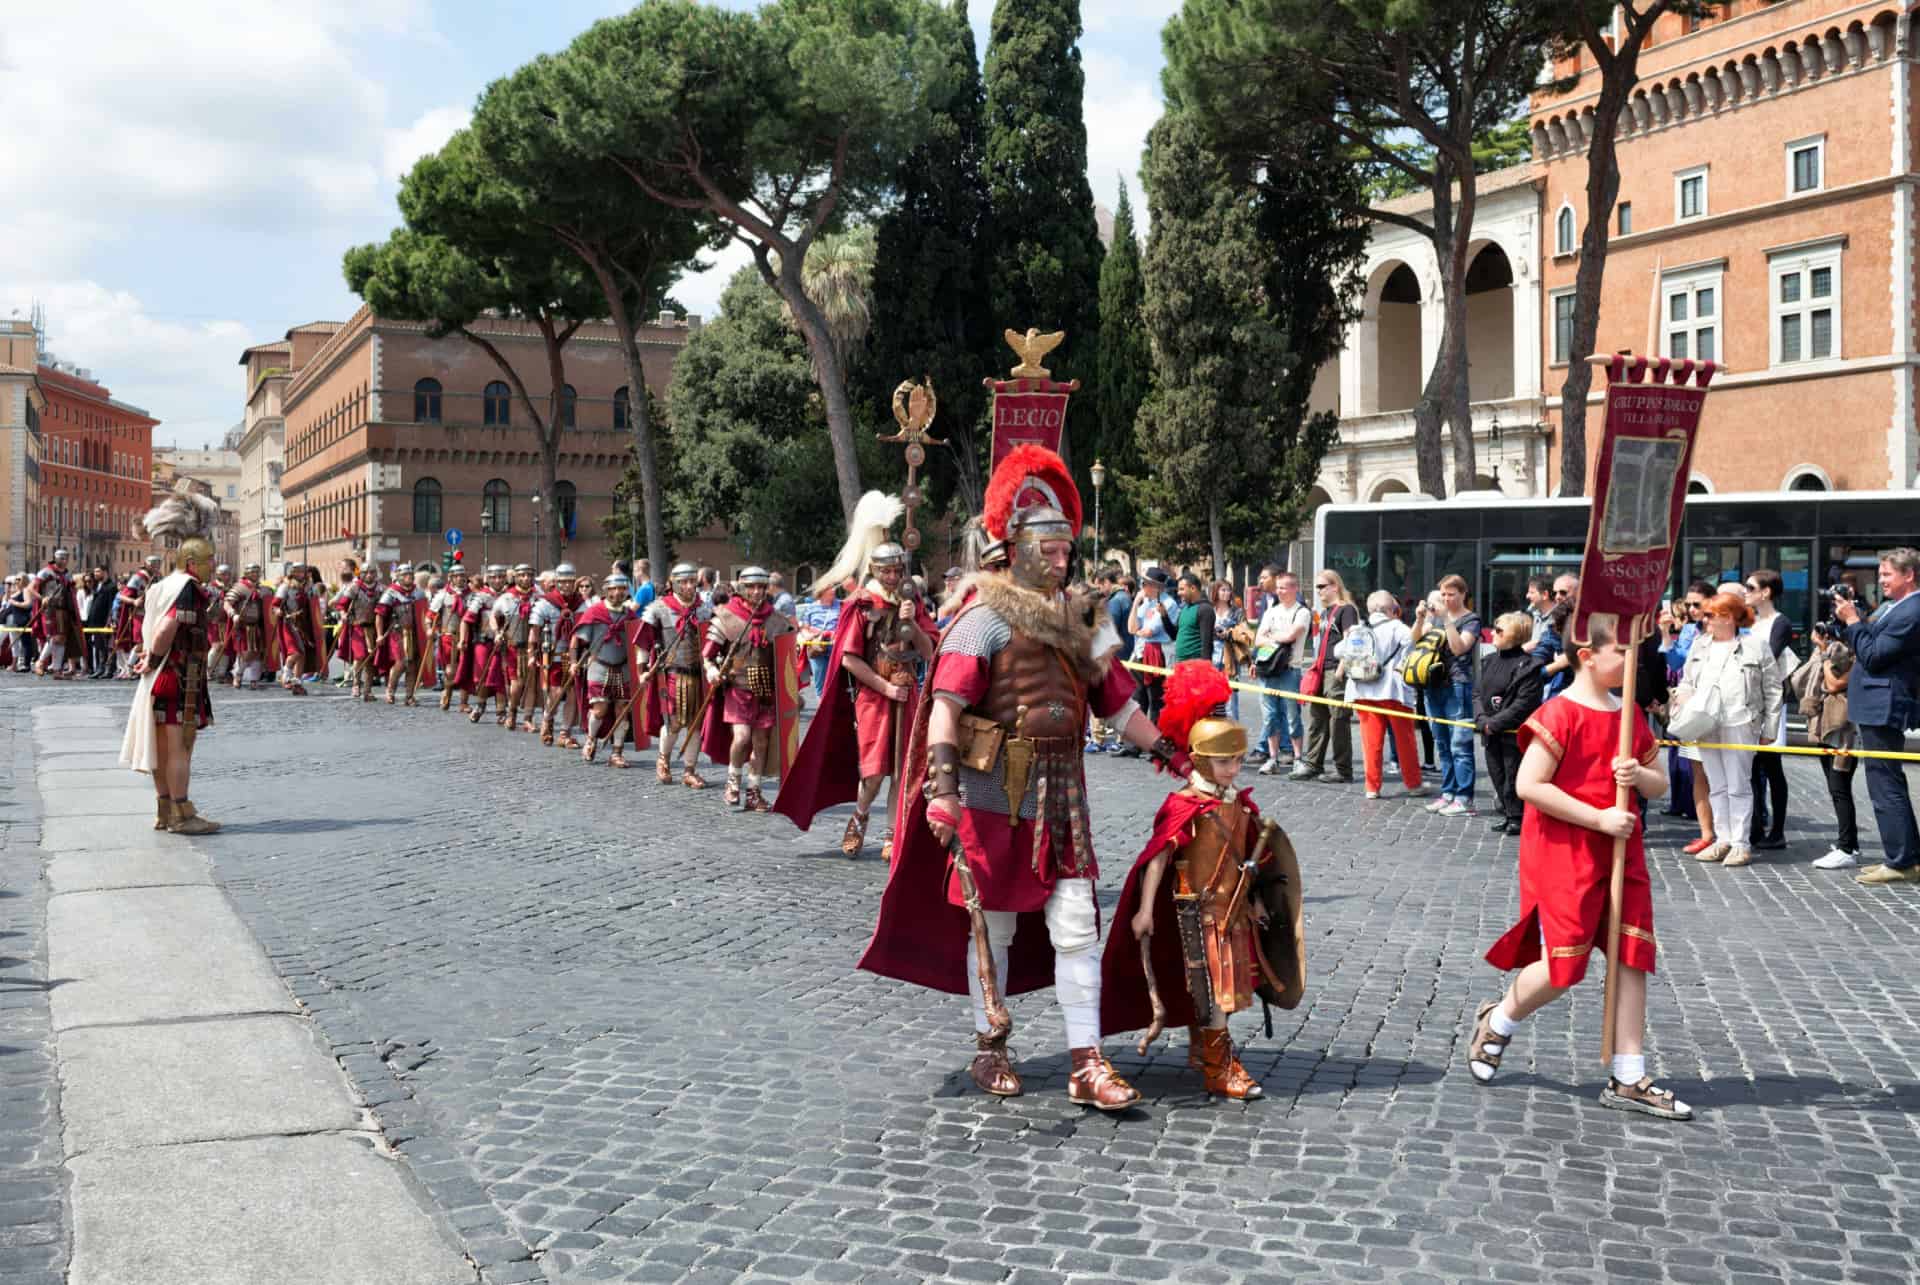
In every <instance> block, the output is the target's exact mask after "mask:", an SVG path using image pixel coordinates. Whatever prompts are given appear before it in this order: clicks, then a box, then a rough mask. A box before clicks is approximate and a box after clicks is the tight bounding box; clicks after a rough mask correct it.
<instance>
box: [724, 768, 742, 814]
mask: <svg viewBox="0 0 1920 1285" xmlns="http://www.w3.org/2000/svg"><path fill="white" fill-rule="evenodd" d="M721 797H722V798H724V799H725V800H726V801H727V806H728V807H730V808H733V807H738V806H740V778H739V777H737V776H729V777H728V778H727V788H726V791H725V792H724V793H723V794H722V795H721Z"/></svg>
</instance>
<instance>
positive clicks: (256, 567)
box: [242, 562, 266, 580]
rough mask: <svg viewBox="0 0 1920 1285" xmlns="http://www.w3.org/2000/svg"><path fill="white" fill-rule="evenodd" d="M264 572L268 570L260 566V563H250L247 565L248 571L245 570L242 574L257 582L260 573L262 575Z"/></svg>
mask: <svg viewBox="0 0 1920 1285" xmlns="http://www.w3.org/2000/svg"><path fill="white" fill-rule="evenodd" d="M264 570H266V568H265V567H262V566H261V565H260V564H259V563H257V562H249V563H248V564H247V565H246V569H245V570H244V571H243V572H242V574H243V575H246V576H247V577H249V578H251V579H256V580H257V579H259V577H260V573H261V572H262V571H264Z"/></svg>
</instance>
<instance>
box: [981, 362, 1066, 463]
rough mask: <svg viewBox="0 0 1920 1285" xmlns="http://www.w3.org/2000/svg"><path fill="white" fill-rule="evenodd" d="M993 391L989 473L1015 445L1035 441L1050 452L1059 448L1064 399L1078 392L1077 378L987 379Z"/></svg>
mask: <svg viewBox="0 0 1920 1285" xmlns="http://www.w3.org/2000/svg"><path fill="white" fill-rule="evenodd" d="M987 386H988V387H989V388H991V389H992V390H993V459H992V461H991V462H989V464H988V465H987V471H988V473H989V474H991V473H992V471H993V470H994V469H995V468H997V467H999V464H1000V461H1001V460H1003V459H1005V458H1006V457H1007V456H1008V455H1010V454H1012V453H1013V449H1014V447H1016V446H1020V445H1023V444H1024V443H1027V442H1038V443H1039V444H1040V445H1041V446H1044V447H1046V448H1047V449H1048V450H1050V451H1058V450H1059V449H1060V439H1061V437H1062V435H1063V434H1064V433H1065V432H1066V426H1067V399H1068V397H1070V396H1071V395H1073V394H1074V393H1076V392H1078V391H1080V381H1079V380H1077V379H1075V380H1071V381H1069V382H1067V383H1064V384H1062V383H1056V382H1055V381H1053V380H1051V379H990V380H988V381H987Z"/></svg>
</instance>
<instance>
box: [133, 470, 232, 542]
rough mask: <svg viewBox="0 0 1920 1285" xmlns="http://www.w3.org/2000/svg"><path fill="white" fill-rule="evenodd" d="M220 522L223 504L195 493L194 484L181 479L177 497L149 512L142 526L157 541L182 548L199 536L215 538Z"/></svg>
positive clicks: (154, 507) (175, 485) (173, 494)
mask: <svg viewBox="0 0 1920 1285" xmlns="http://www.w3.org/2000/svg"><path fill="white" fill-rule="evenodd" d="M219 520H220V504H219V502H218V501H216V500H213V499H211V498H209V497H207V496H204V495H200V494H198V493H196V492H195V491H194V490H193V487H192V483H190V482H188V481H187V480H186V479H184V478H183V479H181V480H180V481H179V482H177V483H175V484H174V488H173V493H172V494H171V495H169V496H167V498H166V499H164V500H162V501H160V503H158V504H156V505H154V506H153V507H152V508H150V509H148V510H147V516H145V517H144V518H141V519H140V525H141V526H143V527H145V528H146V529H147V534H148V535H149V536H151V537H152V538H153V539H155V540H170V541H172V542H173V543H174V544H175V545H179V544H181V543H183V542H185V541H187V540H191V539H193V538H194V537H196V536H198V537H199V538H200V539H202V540H210V539H212V538H213V528H214V524H215V523H216V522H218V521H219Z"/></svg>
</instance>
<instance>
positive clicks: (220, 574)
mask: <svg viewBox="0 0 1920 1285" xmlns="http://www.w3.org/2000/svg"><path fill="white" fill-rule="evenodd" d="M213 574H214V576H215V577H216V578H224V577H226V576H230V575H232V574H233V565H232V564H231V563H227V562H223V563H221V564H220V565H219V566H217V567H215V568H214V569H213Z"/></svg>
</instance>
